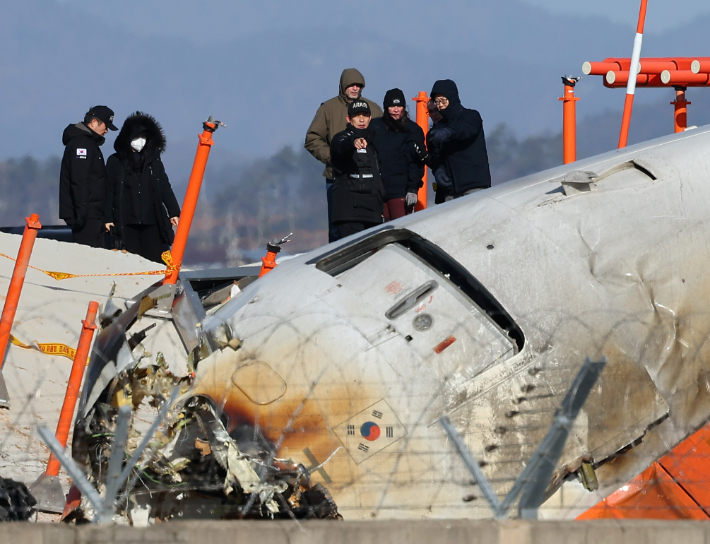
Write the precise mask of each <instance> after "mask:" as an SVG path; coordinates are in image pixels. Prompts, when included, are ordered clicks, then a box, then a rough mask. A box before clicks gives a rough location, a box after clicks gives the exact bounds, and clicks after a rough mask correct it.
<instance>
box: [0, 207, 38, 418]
mask: <svg viewBox="0 0 710 544" xmlns="http://www.w3.org/2000/svg"><path fill="white" fill-rule="evenodd" d="M41 228H42V225H40V223H39V215H37V214H36V213H33V214H32V215H30V216H29V217H25V232H24V233H23V234H22V242H21V243H20V250H19V251H18V252H17V260H16V261H15V268H14V269H13V271H12V279H11V280H10V286H9V287H8V289H7V297H6V298H5V305H4V306H3V309H2V317H1V318H0V406H2V407H5V408H9V407H10V398H9V395H8V394H7V388H6V387H5V381H4V380H3V378H2V374H1V372H2V366H3V363H4V362H5V356H6V355H7V344H8V342H9V341H10V331H11V330H12V323H13V322H14V321H15V313H16V312H17V305H18V303H19V301H20V293H22V286H23V285H24V283H25V274H26V273H27V265H29V264H30V257H31V256H32V248H33V247H34V245H35V239H36V238H37V231H38V230H39V229H41ZM2 389H4V391H2Z"/></svg>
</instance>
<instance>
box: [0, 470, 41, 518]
mask: <svg viewBox="0 0 710 544" xmlns="http://www.w3.org/2000/svg"><path fill="white" fill-rule="evenodd" d="M36 504H37V501H36V500H35V498H34V497H33V496H32V494H31V493H30V492H29V490H28V489H27V486H26V485H25V484H23V483H22V482H16V481H15V480H11V479H10V478H2V477H0V522H2V521H27V520H28V519H30V517H31V516H32V514H34V506H35V505H36Z"/></svg>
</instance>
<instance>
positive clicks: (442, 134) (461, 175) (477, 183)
mask: <svg viewBox="0 0 710 544" xmlns="http://www.w3.org/2000/svg"><path fill="white" fill-rule="evenodd" d="M431 98H432V100H433V101H434V103H435V104H436V107H437V109H438V110H439V112H440V113H441V115H442V117H443V119H442V120H441V122H439V123H437V124H436V125H435V127H436V129H433V130H431V131H429V134H428V135H427V146H428V149H429V152H430V153H431V154H432V156H433V157H432V159H433V164H434V165H435V168H436V170H434V177H435V178H436V182H437V186H438V187H439V191H442V196H443V197H444V201H448V200H451V199H454V198H458V197H461V196H464V195H467V194H470V193H472V192H474V191H479V190H481V189H486V188H488V187H490V186H491V173H490V169H489V166H488V151H487V150H486V137H485V134H484V132H483V121H482V119H481V115H480V114H479V113H478V112H477V111H476V110H469V109H466V108H464V107H463V106H462V105H461V101H460V100H459V91H458V88H457V87H456V83H454V82H453V81H451V80H450V79H443V80H439V81H437V82H436V83H434V86H433V87H432V89H431ZM442 167H443V171H442ZM437 170H438V171H439V176H437ZM442 173H443V174H444V176H442ZM440 178H441V180H442V181H443V183H442V182H440ZM444 178H448V181H447V180H446V179H444ZM447 184H450V187H448V188H447V187H445V186H446V185H447ZM439 191H437V193H438V192H439ZM444 193H445V194H444ZM438 200H439V198H437V201H438Z"/></svg>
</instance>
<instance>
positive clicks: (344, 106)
mask: <svg viewBox="0 0 710 544" xmlns="http://www.w3.org/2000/svg"><path fill="white" fill-rule="evenodd" d="M364 88H365V78H364V77H363V76H362V74H361V73H360V72H359V71H358V70H356V69H355V68H347V69H345V70H343V73H342V74H341V75H340V87H339V92H338V96H336V97H335V98H331V99H330V100H328V101H326V102H323V103H322V104H321V105H320V108H318V111H317V112H316V116H315V117H314V118H313V122H312V123H311V126H310V127H308V132H307V133H306V143H305V147H306V149H307V150H308V152H309V153H310V154H311V155H313V156H314V157H315V158H316V159H318V160H319V161H320V162H322V163H323V164H324V165H325V171H324V172H323V176H324V177H325V181H326V190H327V197H328V241H329V242H335V241H336V240H338V238H339V236H338V230H337V228H335V227H334V226H333V222H332V221H331V215H332V209H333V196H332V195H333V169H332V167H331V166H330V142H331V140H332V139H333V136H335V135H336V134H338V133H339V132H342V131H343V130H345V126H346V125H347V123H348V122H347V120H346V119H345V118H346V117H347V114H348V104H350V103H351V102H352V101H353V100H357V99H361V100H364V101H365V102H367V103H368V104H369V106H370V111H371V112H372V117H373V118H375V117H382V109H380V107H379V106H378V105H377V104H376V103H375V102H373V101H372V100H368V99H367V98H364V97H362V96H361V95H360V94H361V93H362V90H363V89H364Z"/></svg>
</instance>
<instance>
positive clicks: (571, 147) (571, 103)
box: [558, 77, 579, 164]
mask: <svg viewBox="0 0 710 544" xmlns="http://www.w3.org/2000/svg"><path fill="white" fill-rule="evenodd" d="M562 82H563V83H564V86H565V92H564V95H563V96H562V98H559V99H558V100H561V101H562V140H563V152H562V156H563V162H564V164H569V163H571V162H574V161H576V160H577V105H576V102H577V100H579V98H577V97H576V96H574V84H575V83H576V81H575V80H573V79H571V78H565V77H563V78H562Z"/></svg>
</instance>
